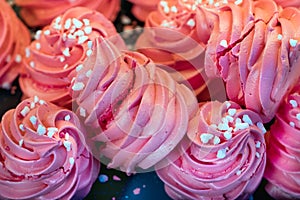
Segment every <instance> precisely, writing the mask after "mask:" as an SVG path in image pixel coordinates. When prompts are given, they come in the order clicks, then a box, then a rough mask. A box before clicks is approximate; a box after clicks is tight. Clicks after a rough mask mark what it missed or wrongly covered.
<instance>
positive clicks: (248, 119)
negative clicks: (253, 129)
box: [243, 114, 253, 125]
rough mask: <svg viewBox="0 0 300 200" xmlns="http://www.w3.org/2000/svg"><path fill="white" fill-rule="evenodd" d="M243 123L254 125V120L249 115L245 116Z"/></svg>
mask: <svg viewBox="0 0 300 200" xmlns="http://www.w3.org/2000/svg"><path fill="white" fill-rule="evenodd" d="M243 121H244V122H245V123H248V124H249V125H253V122H252V120H251V118H250V117H249V115H246V114H245V115H243Z"/></svg>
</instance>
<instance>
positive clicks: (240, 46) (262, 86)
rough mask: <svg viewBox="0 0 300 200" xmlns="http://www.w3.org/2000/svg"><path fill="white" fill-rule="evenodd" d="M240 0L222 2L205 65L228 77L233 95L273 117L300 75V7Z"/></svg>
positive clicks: (210, 71) (266, 117) (266, 118)
mask: <svg viewBox="0 0 300 200" xmlns="http://www.w3.org/2000/svg"><path fill="white" fill-rule="evenodd" d="M235 2H237V1H231V2H229V3H228V4H227V5H224V6H222V7H219V8H218V10H219V12H217V14H218V18H217V20H216V21H215V24H214V29H213V31H212V34H211V36H210V39H209V41H208V44H207V50H206V56H205V58H206V62H205V71H206V73H207V75H208V76H209V77H215V76H217V77H222V78H223V80H224V81H225V82H226V91H227V95H228V97H229V99H230V100H232V101H235V102H238V103H239V104H240V105H244V106H246V108H248V109H251V110H254V111H256V112H257V113H259V114H260V115H261V117H262V119H263V121H264V122H269V121H270V120H271V119H273V118H274V116H275V113H276V111H277V109H278V106H279V104H280V102H281V101H282V99H283V97H284V96H285V95H286V94H287V93H288V92H289V91H290V90H291V88H292V87H293V86H294V85H295V83H296V81H297V79H298V77H299V75H300V68H299V67H298V66H299V65H300V59H299V54H300V51H299V49H300V45H299V44H300V43H299V42H298V41H300V37H299V35H300V29H299V27H300V21H299V18H300V10H299V9H297V8H292V7H287V8H284V9H282V7H280V6H278V5H276V3H275V2H274V1H273V0H261V1H252V0H244V1H239V2H240V3H239V4H236V3H235Z"/></svg>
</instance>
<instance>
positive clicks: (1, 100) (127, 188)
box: [0, 0, 272, 200]
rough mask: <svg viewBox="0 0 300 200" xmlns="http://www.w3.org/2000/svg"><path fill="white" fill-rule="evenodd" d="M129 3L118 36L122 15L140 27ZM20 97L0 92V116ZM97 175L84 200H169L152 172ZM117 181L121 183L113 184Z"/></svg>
mask: <svg viewBox="0 0 300 200" xmlns="http://www.w3.org/2000/svg"><path fill="white" fill-rule="evenodd" d="M130 8H131V5H130V3H128V2H126V1H124V0H122V11H121V13H120V15H119V17H118V18H117V20H116V22H115V25H116V28H117V30H118V32H121V31H122V30H123V28H124V24H123V23H122V20H121V15H126V16H128V17H129V18H130V19H131V20H132V22H133V24H134V25H140V26H142V25H143V24H142V23H141V22H138V21H137V20H136V19H135V18H134V17H133V16H132V15H131V13H130ZM21 96H22V93H21V91H20V87H19V86H18V83H17V80H16V81H15V82H14V84H13V86H12V89H11V90H10V91H8V90H1V89H0V105H1V106H0V116H1V117H2V115H3V114H4V113H5V112H6V111H7V110H9V109H11V108H15V107H16V105H17V104H18V102H20V100H21ZM99 175H105V176H107V178H108V180H107V181H106V182H100V181H99V179H97V180H96V182H95V183H94V185H93V187H92V190H91V192H90V194H89V195H88V196H87V197H86V198H85V199H99V200H106V199H107V200H110V199H121V200H126V199H130V200H131V199H132V200H153V199H160V200H168V199H170V198H169V197H168V196H167V195H166V193H165V192H164V186H163V183H162V182H161V181H160V179H159V178H158V177H157V175H156V174H155V172H149V173H142V174H136V175H133V176H130V177H128V176H127V175H126V174H125V173H122V172H120V171H117V170H113V169H107V168H106V166H105V165H102V166H101V171H100V174H99ZM114 177H117V178H118V179H120V180H114ZM265 184H266V181H265V180H263V181H262V183H261V185H260V187H259V188H258V189H257V191H256V192H255V194H254V195H253V199H255V200H256V199H257V200H268V199H272V198H271V197H270V196H269V195H268V194H267V193H266V192H265V191H264V185H265ZM137 190H140V192H138V194H134V191H137Z"/></svg>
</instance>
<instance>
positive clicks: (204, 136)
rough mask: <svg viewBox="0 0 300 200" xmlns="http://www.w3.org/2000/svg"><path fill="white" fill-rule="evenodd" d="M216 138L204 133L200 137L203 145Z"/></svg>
mask: <svg viewBox="0 0 300 200" xmlns="http://www.w3.org/2000/svg"><path fill="white" fill-rule="evenodd" d="M213 137H214V136H213V135H212V134H210V133H202V134H201V135H200V140H201V142H202V143H203V144H207V143H208V142H209V140H211V139H212V138H213Z"/></svg>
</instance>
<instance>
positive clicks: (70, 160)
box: [69, 157, 75, 165]
mask: <svg viewBox="0 0 300 200" xmlns="http://www.w3.org/2000/svg"><path fill="white" fill-rule="evenodd" d="M69 163H70V164H71V165H73V164H74V163H75V160H74V158H73V157H71V158H69Z"/></svg>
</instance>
